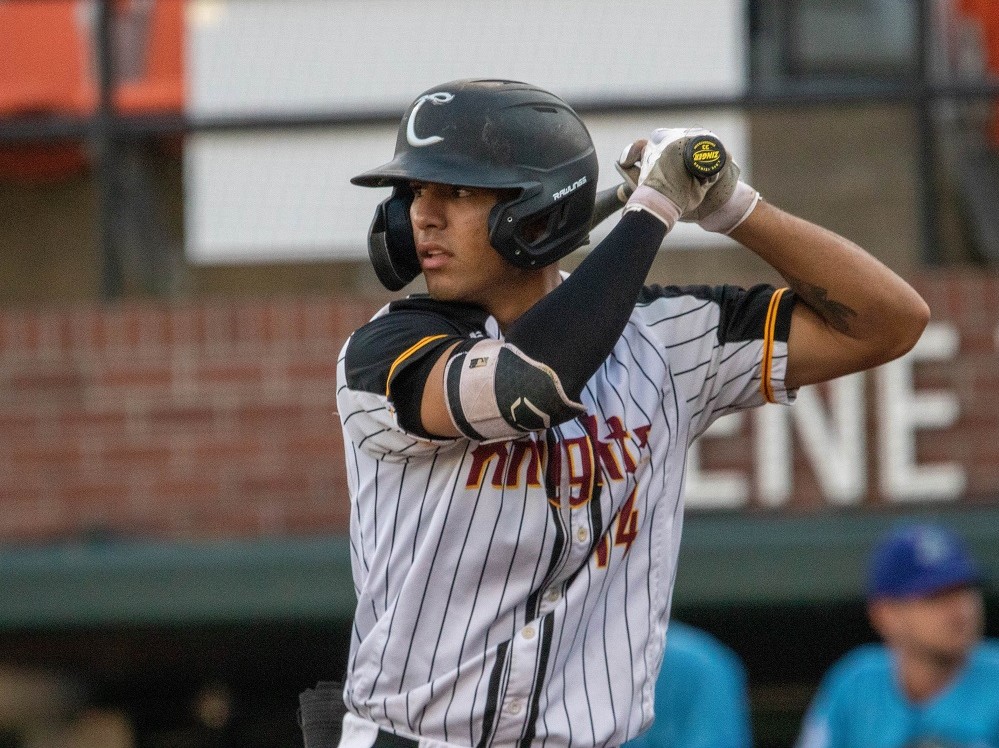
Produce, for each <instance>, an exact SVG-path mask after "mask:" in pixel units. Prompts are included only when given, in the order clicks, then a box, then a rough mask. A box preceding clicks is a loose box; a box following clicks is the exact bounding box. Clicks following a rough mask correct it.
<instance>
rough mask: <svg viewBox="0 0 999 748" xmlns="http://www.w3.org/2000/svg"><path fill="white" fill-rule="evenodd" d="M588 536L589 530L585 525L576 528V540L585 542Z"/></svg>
mask: <svg viewBox="0 0 999 748" xmlns="http://www.w3.org/2000/svg"><path fill="white" fill-rule="evenodd" d="M589 538H590V532H589V530H587V529H586V528H585V527H580V528H579V529H578V530H576V540H578V541H579V542H580V543H585V542H586V541H587V540H589Z"/></svg>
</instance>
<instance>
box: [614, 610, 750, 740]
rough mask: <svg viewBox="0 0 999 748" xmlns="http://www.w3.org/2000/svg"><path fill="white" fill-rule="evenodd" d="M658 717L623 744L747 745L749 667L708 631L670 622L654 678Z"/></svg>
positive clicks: (748, 734) (748, 729)
mask: <svg viewBox="0 0 999 748" xmlns="http://www.w3.org/2000/svg"><path fill="white" fill-rule="evenodd" d="M655 710H656V718H655V721H654V722H653V723H652V726H651V727H650V728H649V729H648V730H647V731H645V732H644V733H642V734H641V735H639V736H638V737H637V738H635V739H634V740H630V741H628V742H627V743H625V744H624V748H749V746H751V745H752V730H751V727H750V721H749V696H748V693H747V689H746V670H745V667H743V664H742V661H741V660H740V659H739V657H738V655H736V654H735V652H733V651H732V650H731V649H729V648H728V647H726V646H725V645H724V644H722V643H721V642H720V641H718V640H717V639H716V638H715V637H713V636H711V635H710V634H708V633H707V632H705V631H701V630H700V629H696V628H693V627H692V626H686V625H684V624H682V623H679V622H678V621H670V623H669V629H668V630H667V632H666V652H665V654H664V655H663V663H662V669H661V671H660V672H659V679H658V680H657V681H656V702H655Z"/></svg>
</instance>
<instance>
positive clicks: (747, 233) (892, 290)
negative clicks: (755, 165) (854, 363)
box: [731, 201, 929, 366]
mask: <svg viewBox="0 0 999 748" xmlns="http://www.w3.org/2000/svg"><path fill="white" fill-rule="evenodd" d="M731 236H732V238H733V239H735V240H737V241H738V242H740V243H741V244H743V245H744V246H746V247H747V248H748V249H750V250H752V251H753V252H755V253H756V254H757V255H759V256H760V257H761V258H762V259H763V260H765V261H766V262H767V263H768V264H770V265H771V266H772V267H774V268H775V269H776V270H777V271H778V272H779V273H780V274H781V275H782V276H783V277H784V278H785V279H786V280H787V282H788V285H790V287H791V288H792V289H793V290H794V292H795V294H796V295H797V296H798V298H799V299H800V301H802V302H804V303H805V304H806V305H807V306H808V307H809V308H810V309H811V310H812V311H813V312H814V313H815V315H817V317H818V318H819V319H820V320H821V321H822V323H824V325H825V326H826V327H827V331H828V332H829V333H830V335H834V336H835V337H836V338H837V339H840V340H841V341H842V342H843V343H844V344H847V345H850V346H851V347H852V348H853V349H854V350H855V353H854V355H855V356H856V357H857V358H858V360H859V359H863V360H864V364H865V366H866V365H876V364H878V363H883V362H884V361H889V360H891V359H893V358H895V357H897V356H900V355H902V354H903V353H905V352H906V351H908V350H909V349H910V348H911V347H912V346H913V345H915V343H916V341H917V340H918V339H919V336H920V335H921V334H922V331H923V329H924V327H925V326H926V323H927V321H928V320H929V308H928V307H927V305H926V302H925V301H923V299H922V297H920V295H919V294H918V293H917V292H916V291H915V289H913V288H912V286H910V285H909V284H908V283H907V282H906V281H905V280H903V279H902V278H901V277H899V276H898V275H897V274H896V273H894V272H893V271H892V270H891V269H890V268H888V267H886V266H885V265H884V264H883V263H881V262H880V261H878V260H877V259H875V258H874V257H873V256H871V255H870V254H868V253H867V252H865V251H864V250H863V249H861V248H860V247H859V246H857V245H856V244H854V243H853V242H851V241H849V240H848V239H845V238H844V237H842V236H840V235H838V234H836V233H834V232H832V231H829V230H827V229H825V228H823V227H821V226H817V225H816V224H814V223H811V222H809V221H806V220H804V219H801V218H798V217H795V216H792V215H790V214H788V213H786V212H784V211H782V210H780V209H779V208H776V207H774V206H773V205H770V204H768V203H766V202H762V201H761V202H760V203H759V205H758V206H757V207H756V209H755V210H754V211H753V212H752V213H751V214H750V216H749V217H748V218H747V219H746V220H745V221H744V222H743V223H742V224H741V225H740V226H739V227H738V228H736V229H735V230H734V231H733V232H732V234H731Z"/></svg>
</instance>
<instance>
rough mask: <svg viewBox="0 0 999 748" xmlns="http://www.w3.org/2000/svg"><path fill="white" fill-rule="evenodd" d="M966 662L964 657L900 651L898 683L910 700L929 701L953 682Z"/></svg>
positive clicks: (897, 661)
mask: <svg viewBox="0 0 999 748" xmlns="http://www.w3.org/2000/svg"><path fill="white" fill-rule="evenodd" d="M966 662H967V659H966V658H964V659H962V658H954V657H948V658H943V657H932V656H929V655H925V654H914V653H902V654H900V655H898V656H897V659H896V664H897V667H898V672H897V677H898V680H899V685H900V686H901V687H902V690H903V691H904V692H905V695H906V696H907V697H908V698H909V700H910V701H912V702H914V703H917V704H919V703H923V702H925V701H929V700H930V699H932V698H934V697H935V696H936V695H937V694H939V693H940V692H941V691H943V690H944V689H945V688H947V687H948V686H949V685H950V684H951V683H953V682H954V679H955V678H957V677H958V675H960V673H961V670H962V669H963V668H964V666H965V664H966Z"/></svg>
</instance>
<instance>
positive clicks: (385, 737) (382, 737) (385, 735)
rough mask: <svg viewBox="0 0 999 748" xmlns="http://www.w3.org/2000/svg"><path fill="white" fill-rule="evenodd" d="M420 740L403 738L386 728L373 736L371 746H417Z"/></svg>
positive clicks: (408, 747)
mask: <svg viewBox="0 0 999 748" xmlns="http://www.w3.org/2000/svg"><path fill="white" fill-rule="evenodd" d="M419 745H420V741H419V740H413V739H412V738H404V737H402V735H396V734H394V733H391V732H387V731H386V730H379V731H378V737H377V738H375V742H374V745H372V746H371V748H419Z"/></svg>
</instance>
